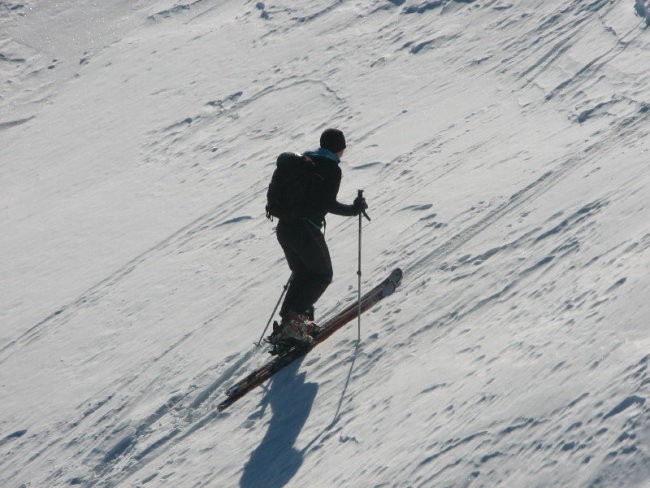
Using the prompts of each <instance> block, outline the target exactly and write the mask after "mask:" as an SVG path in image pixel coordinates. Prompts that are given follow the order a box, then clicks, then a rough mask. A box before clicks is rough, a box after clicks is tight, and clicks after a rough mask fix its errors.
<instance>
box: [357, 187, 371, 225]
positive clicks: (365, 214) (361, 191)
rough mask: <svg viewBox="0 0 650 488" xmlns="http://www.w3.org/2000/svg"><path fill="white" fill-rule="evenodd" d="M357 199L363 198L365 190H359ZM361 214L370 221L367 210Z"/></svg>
mask: <svg viewBox="0 0 650 488" xmlns="http://www.w3.org/2000/svg"><path fill="white" fill-rule="evenodd" d="M357 198H363V190H357ZM361 214H362V215H363V216H364V217H365V218H367V219H368V220H370V217H368V214H367V213H366V211H365V210H362V211H361Z"/></svg>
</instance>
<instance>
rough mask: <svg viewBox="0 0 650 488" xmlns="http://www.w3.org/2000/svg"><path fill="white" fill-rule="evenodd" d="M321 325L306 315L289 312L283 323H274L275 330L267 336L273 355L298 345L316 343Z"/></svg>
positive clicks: (307, 345) (284, 352)
mask: <svg viewBox="0 0 650 488" xmlns="http://www.w3.org/2000/svg"><path fill="white" fill-rule="evenodd" d="M318 332H320V327H318V325H316V324H315V323H314V322H312V321H311V320H309V319H308V318H307V316H306V315H304V314H298V313H296V312H288V313H287V314H286V315H285V316H284V318H283V319H282V323H281V324H278V323H277V322H274V323H273V332H272V333H271V335H270V336H268V337H267V338H266V342H268V343H269V344H271V346H272V348H271V350H270V351H269V352H270V353H271V354H273V355H282V354H286V353H287V352H289V351H290V350H291V349H293V348H296V347H309V346H311V345H313V344H314V337H313V336H315V335H316V334H318Z"/></svg>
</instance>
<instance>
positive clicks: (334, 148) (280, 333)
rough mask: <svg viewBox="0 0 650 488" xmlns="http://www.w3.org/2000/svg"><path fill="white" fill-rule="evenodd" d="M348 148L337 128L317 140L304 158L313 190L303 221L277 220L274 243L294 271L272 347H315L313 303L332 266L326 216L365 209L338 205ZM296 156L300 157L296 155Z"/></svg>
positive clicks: (360, 203)
mask: <svg viewBox="0 0 650 488" xmlns="http://www.w3.org/2000/svg"><path fill="white" fill-rule="evenodd" d="M345 149H346V143H345V136H344V135H343V132H341V131H340V130H338V129H327V130H325V131H324V132H323V133H322V135H321V137H320V147H319V148H318V149H316V150H314V151H308V152H305V153H304V155H303V156H306V157H307V158H309V160H311V161H313V168H314V169H313V171H314V173H315V175H316V178H315V179H314V181H315V183H314V184H312V185H311V188H310V192H309V193H310V195H309V198H308V199H309V203H308V204H306V205H304V209H303V210H304V212H303V215H305V216H304V217H300V218H282V217H280V218H279V220H278V224H277V228H276V234H277V239H278V242H279V243H280V246H281V247H282V250H283V251H284V255H285V257H286V259H287V263H288V264H289V268H290V269H291V272H292V278H291V282H290V284H289V288H288V290H287V295H286V297H285V299H284V302H283V303H282V307H281V308H280V316H281V318H282V321H281V323H280V327H279V329H278V330H276V331H275V332H274V333H273V334H272V336H271V338H270V339H271V340H270V342H271V343H277V342H279V341H282V340H285V339H289V340H293V341H298V342H301V343H307V344H311V343H313V337H312V336H313V335H314V334H315V333H317V332H318V326H317V325H316V324H315V323H314V322H313V320H314V304H315V303H316V301H317V300H318V299H319V298H320V297H321V295H322V294H323V292H325V290H326V289H327V287H328V286H329V285H330V283H331V282H332V275H333V273H332V261H331V259H330V254H329V249H328V247H327V243H326V242H325V236H324V233H323V228H324V226H325V216H326V215H327V214H328V213H333V214H335V215H341V216H345V217H352V216H358V215H359V214H360V213H361V212H364V211H365V210H366V209H367V208H368V205H367V203H366V201H365V199H364V198H363V197H357V198H356V199H355V200H354V202H353V203H352V205H345V204H343V203H340V202H339V201H338V200H337V195H338V191H339V186H340V185H341V177H342V173H341V168H340V166H339V163H340V162H341V157H342V156H343V153H344V152H345ZM298 156H300V155H298Z"/></svg>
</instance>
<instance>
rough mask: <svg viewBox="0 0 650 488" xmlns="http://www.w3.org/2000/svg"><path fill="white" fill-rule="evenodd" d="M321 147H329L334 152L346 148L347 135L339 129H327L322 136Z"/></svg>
mask: <svg viewBox="0 0 650 488" xmlns="http://www.w3.org/2000/svg"><path fill="white" fill-rule="evenodd" d="M320 147H322V148H323V149H329V150H330V151H332V152H333V153H337V152H340V151H343V149H345V136H344V135H343V132H341V131H340V130H338V129H327V130H326V131H325V132H323V133H322V134H321V136H320Z"/></svg>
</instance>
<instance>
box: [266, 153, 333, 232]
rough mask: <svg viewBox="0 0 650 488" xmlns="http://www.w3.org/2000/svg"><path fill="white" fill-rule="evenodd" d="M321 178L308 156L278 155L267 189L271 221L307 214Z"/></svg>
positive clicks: (268, 210)
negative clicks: (275, 218)
mask: <svg viewBox="0 0 650 488" xmlns="http://www.w3.org/2000/svg"><path fill="white" fill-rule="evenodd" d="M320 180H321V177H320V176H319V175H318V174H317V173H316V164H315V163H314V162H313V161H312V160H311V159H309V158H308V157H307V156H304V155H302V154H298V153H292V152H285V153H282V154H280V155H279V156H278V160H277V162H276V168H275V171H273V176H272V177H271V183H270V184H269V189H268V191H267V192H266V216H267V217H268V218H269V219H271V220H273V217H277V218H279V219H284V220H298V219H301V218H305V217H308V216H309V214H310V212H311V211H312V210H313V200H312V195H313V190H314V188H315V186H316V185H317V184H318V182H319V181H320Z"/></svg>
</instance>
